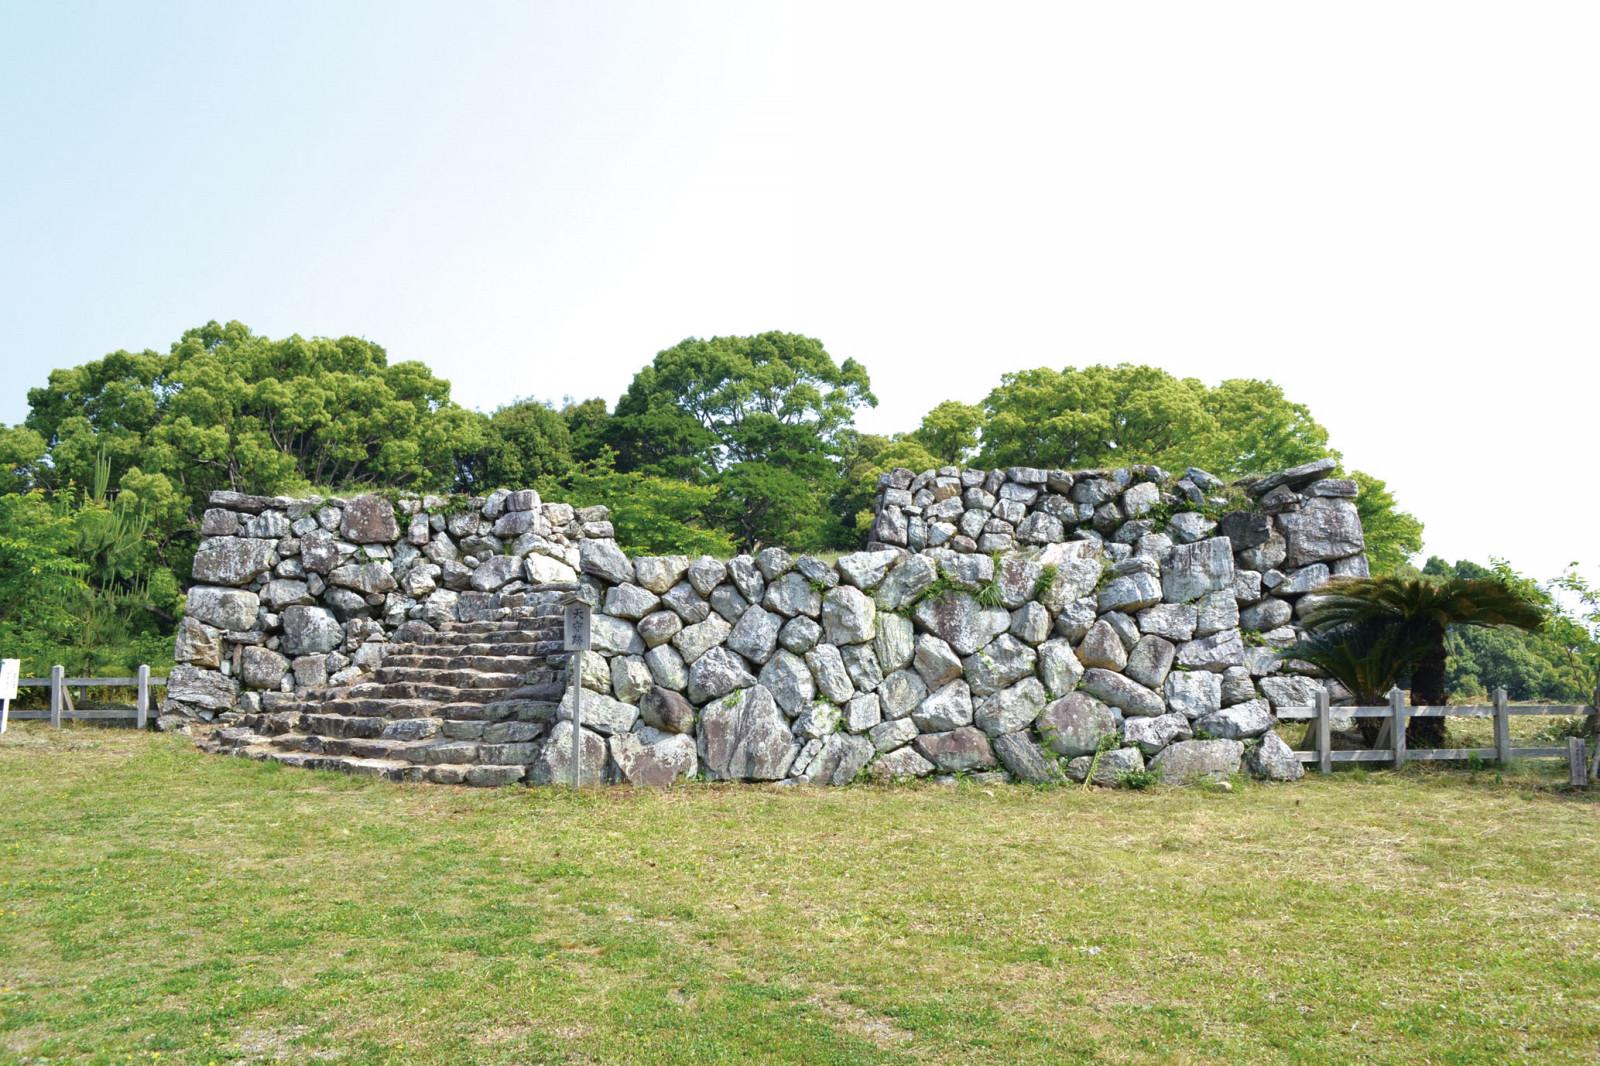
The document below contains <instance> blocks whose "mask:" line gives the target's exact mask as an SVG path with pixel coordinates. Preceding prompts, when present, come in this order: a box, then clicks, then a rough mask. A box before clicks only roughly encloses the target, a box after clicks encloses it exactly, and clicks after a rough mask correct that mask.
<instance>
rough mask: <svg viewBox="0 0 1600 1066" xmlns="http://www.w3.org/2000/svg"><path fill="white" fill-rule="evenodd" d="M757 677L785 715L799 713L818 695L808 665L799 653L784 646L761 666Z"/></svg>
mask: <svg viewBox="0 0 1600 1066" xmlns="http://www.w3.org/2000/svg"><path fill="white" fill-rule="evenodd" d="M758 680H759V681H760V683H761V685H762V686H763V687H765V688H766V689H767V690H768V691H769V692H771V693H772V698H773V700H774V701H776V703H777V704H778V706H779V707H780V708H781V709H782V710H783V712H784V713H785V714H790V715H794V714H799V713H800V711H801V709H802V708H803V707H805V706H806V705H807V704H808V703H810V702H811V701H812V700H813V699H815V698H816V695H817V684H816V681H815V680H813V678H812V676H811V668H810V667H808V666H807V665H806V662H805V660H804V659H802V658H800V656H798V655H795V654H794V653H793V652H790V651H787V650H784V649H779V650H778V651H776V652H775V653H774V654H773V655H772V658H770V659H769V660H768V661H767V664H766V665H765V666H763V667H762V668H761V674H760V676H759V678H758Z"/></svg>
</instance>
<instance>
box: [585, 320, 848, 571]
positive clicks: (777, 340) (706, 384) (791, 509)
mask: <svg viewBox="0 0 1600 1066" xmlns="http://www.w3.org/2000/svg"><path fill="white" fill-rule="evenodd" d="M877 402H878V401H877V398H876V397H874V396H873V394H872V388H871V383H870V382H869V381H868V378H867V372H866V368H864V367H863V366H861V364H859V363H857V362H856V361H855V360H853V359H846V360H845V361H844V362H843V363H836V362H835V361H834V359H833V357H832V356H831V355H829V354H828V352H827V350H826V349H825V348H824V347H823V346H822V342H821V341H818V340H814V339H812V338H810V337H802V336H800V335H799V334H794V333H762V334H759V335H757V336H753V337H713V338H712V339H710V340H700V339H697V338H690V339H689V340H686V341H683V342H682V343H681V344H678V345H676V346H675V347H672V348H669V349H667V350H666V351H664V352H661V353H660V354H658V355H657V356H656V357H655V360H654V361H653V362H652V363H651V364H650V365H649V366H647V367H645V368H644V369H643V370H641V371H639V373H638V374H637V375H635V377H634V379H633V383H632V384H631V385H630V386H629V387H628V391H627V393H626V394H624V395H623V397H622V398H621V399H620V400H618V401H617V407H616V410H615V412H614V414H613V415H612V418H611V423H610V425H609V426H608V428H607V431H606V439H607V441H608V442H609V443H610V444H611V445H612V447H613V448H614V449H615V451H616V456H617V468H618V469H619V470H622V471H624V472H627V471H637V472H640V473H644V474H653V475H659V476H664V477H677V478H683V479H686V480H689V481H704V482H708V483H710V484H713V485H715V486H716V488H717V496H716V498H715V500H714V502H713V503H712V505H711V512H712V514H714V515H715V516H716V517H717V518H718V520H719V521H720V522H721V523H722V524H723V526H724V528H726V529H728V530H729V531H730V532H732V533H733V534H734V536H735V538H736V539H737V541H738V543H739V544H740V545H741V546H742V547H753V546H755V545H757V544H762V543H784V544H788V545H789V546H791V547H798V548H820V547H828V546H835V545H841V544H842V543H843V542H844V538H845V537H847V536H851V535H852V534H850V533H849V532H848V531H847V530H846V527H845V525H844V523H843V522H842V521H841V520H840V517H839V516H838V515H837V514H835V513H833V512H831V511H830V509H829V507H828V503H829V500H830V499H831V498H832V497H833V496H834V494H835V492H836V489H837V487H838V482H839V467H838V457H839V451H840V434H841V433H842V432H843V431H845V430H846V429H848V427H849V426H850V424H851V421H852V419H853V418H854V414H855V411H856V409H857V408H859V407H861V406H863V405H867V406H872V405H876V404H877Z"/></svg>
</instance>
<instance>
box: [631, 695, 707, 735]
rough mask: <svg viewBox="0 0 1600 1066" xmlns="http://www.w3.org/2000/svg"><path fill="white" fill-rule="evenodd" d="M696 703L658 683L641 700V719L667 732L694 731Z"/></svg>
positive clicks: (648, 724)
mask: <svg viewBox="0 0 1600 1066" xmlns="http://www.w3.org/2000/svg"><path fill="white" fill-rule="evenodd" d="M694 718H695V715H694V705H693V704H691V703H690V702H689V701H688V700H686V699H684V697H683V696H682V694H680V693H678V692H674V691H673V690H672V689H669V688H665V687H663V686H661V685H656V686H655V687H653V688H652V689H651V690H650V691H649V692H647V693H645V695H644V698H643V699H641V700H640V701H639V719H640V721H642V722H644V724H645V725H647V726H650V727H651V728H653V729H659V730H662V731H663V732H667V733H693V732H694Z"/></svg>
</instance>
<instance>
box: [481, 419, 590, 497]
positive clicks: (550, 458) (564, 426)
mask: <svg viewBox="0 0 1600 1066" xmlns="http://www.w3.org/2000/svg"><path fill="white" fill-rule="evenodd" d="M572 463H573V457H572V432H571V429H570V428H569V424H568V421H567V419H566V418H565V417H564V416H563V414H562V412H560V411H557V410H555V409H554V408H553V407H551V406H550V405H549V404H545V403H540V402H539V401H538V400H518V401H516V402H515V403H511V404H507V405H506V406H505V407H501V408H499V409H498V410H496V411H495V412H494V413H493V414H491V415H490V416H489V418H488V421H487V423H486V424H485V425H484V426H483V431H482V433H481V434H480V435H479V437H478V442H477V445H476V446H475V447H472V448H471V449H470V450H468V451H465V452H463V453H462V455H461V458H460V470H461V477H460V480H461V487H462V488H463V489H470V490H471V491H473V492H486V491H489V490H491V489H494V488H497V487H499V488H522V487H524V486H527V485H536V484H539V483H540V482H542V481H544V480H545V479H548V478H554V477H558V476H560V475H562V474H564V473H566V472H567V471H568V470H569V469H570V468H571V467H572Z"/></svg>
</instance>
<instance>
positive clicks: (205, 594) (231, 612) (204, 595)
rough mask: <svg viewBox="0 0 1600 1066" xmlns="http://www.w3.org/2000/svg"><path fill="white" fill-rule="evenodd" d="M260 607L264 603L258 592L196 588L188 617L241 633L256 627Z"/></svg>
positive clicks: (186, 607)
mask: <svg viewBox="0 0 1600 1066" xmlns="http://www.w3.org/2000/svg"><path fill="white" fill-rule="evenodd" d="M260 608H261V600H260V598H259V597H258V596H257V595H256V594H255V593H254V592H246V591H244V590H243V589H230V588H219V587H217V586H215V585H196V586H195V587H194V588H192V589H190V590H189V595H188V598H187V599H186V600H185V603H184V614H185V615H186V616H187V617H189V618H192V619H194V620H195V621H197V622H204V623H205V624H206V625H208V626H215V627H216V628H218V629H224V630H233V631H239V630H247V629H254V628H255V626H256V613H257V612H258V611H259V610H260Z"/></svg>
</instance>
